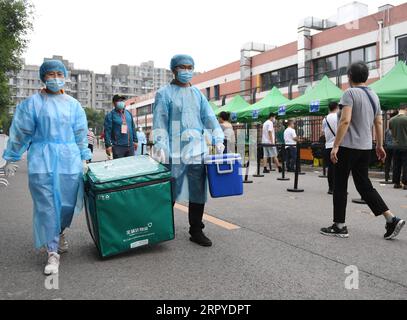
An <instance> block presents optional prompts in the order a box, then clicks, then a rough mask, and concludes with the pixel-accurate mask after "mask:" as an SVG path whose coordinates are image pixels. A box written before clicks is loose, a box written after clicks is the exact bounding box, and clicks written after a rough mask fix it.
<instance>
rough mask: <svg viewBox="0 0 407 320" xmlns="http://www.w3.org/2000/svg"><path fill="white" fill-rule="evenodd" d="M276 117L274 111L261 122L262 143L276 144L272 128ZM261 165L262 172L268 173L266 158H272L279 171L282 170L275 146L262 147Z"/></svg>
mask: <svg viewBox="0 0 407 320" xmlns="http://www.w3.org/2000/svg"><path fill="white" fill-rule="evenodd" d="M275 119H276V115H275V114H274V113H270V115H269V118H268V120H267V121H266V122H264V124H263V134H262V139H261V140H262V141H261V143H262V144H271V145H275V144H276V133H275V130H274V122H275ZM263 153H264V157H263V165H264V170H263V173H270V170H269V169H268V168H267V164H268V159H272V161H273V162H274V164H275V165H276V167H277V168H278V170H279V172H281V171H282V169H281V165H280V162H279V161H278V151H277V147H275V146H273V147H264V148H263Z"/></svg>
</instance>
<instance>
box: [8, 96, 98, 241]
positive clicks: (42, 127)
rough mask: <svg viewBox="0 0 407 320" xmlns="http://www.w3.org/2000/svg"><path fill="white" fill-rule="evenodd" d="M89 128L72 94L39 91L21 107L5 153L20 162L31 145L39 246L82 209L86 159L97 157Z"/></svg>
mask: <svg viewBox="0 0 407 320" xmlns="http://www.w3.org/2000/svg"><path fill="white" fill-rule="evenodd" d="M87 132H88V125H87V120H86V115H85V112H84V110H83V109H82V107H81V105H80V103H79V102H78V101H77V100H75V99H74V98H72V97H70V96H68V95H66V94H61V95H50V94H46V93H38V94H35V95H33V96H32V97H30V98H28V99H27V100H25V101H23V102H22V103H21V104H20V105H19V106H18V107H17V109H16V113H15V115H14V118H13V123H12V126H11V130H10V139H9V141H8V145H7V149H6V151H5V152H4V155H3V158H4V159H5V160H7V161H13V162H16V161H19V160H21V157H22V155H23V153H24V152H25V151H27V149H28V175H29V187H30V192H31V196H32V199H33V202H34V240H35V247H36V248H37V249H38V248H41V247H43V246H46V245H47V244H49V243H51V242H52V241H53V240H54V239H55V237H57V236H59V234H60V232H61V230H63V229H65V228H68V227H69V226H70V224H71V222H72V218H73V215H74V213H80V212H81V211H82V208H83V201H82V199H83V179H82V172H83V165H82V160H90V159H91V152H90V150H89V149H88V141H87Z"/></svg>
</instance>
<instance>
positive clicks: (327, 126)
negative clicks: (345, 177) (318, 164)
mask: <svg viewBox="0 0 407 320" xmlns="http://www.w3.org/2000/svg"><path fill="white" fill-rule="evenodd" d="M338 111H339V107H338V103H336V102H331V103H330V104H329V114H328V116H327V117H325V118H324V120H323V121H322V128H323V130H324V133H325V139H326V144H325V151H324V161H325V165H326V166H327V168H328V186H329V191H328V194H331V195H332V194H333V192H334V169H335V166H334V164H333V163H332V161H331V152H332V148H333V147H334V143H335V138H336V131H337V130H338Z"/></svg>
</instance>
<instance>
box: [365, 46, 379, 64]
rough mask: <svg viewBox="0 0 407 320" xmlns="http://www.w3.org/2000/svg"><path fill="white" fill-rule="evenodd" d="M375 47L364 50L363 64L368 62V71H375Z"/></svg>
mask: <svg viewBox="0 0 407 320" xmlns="http://www.w3.org/2000/svg"><path fill="white" fill-rule="evenodd" d="M376 59H377V52H376V45H374V46H370V47H366V48H365V62H368V64H367V65H368V67H369V69H377V61H376Z"/></svg>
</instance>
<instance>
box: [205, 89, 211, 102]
mask: <svg viewBox="0 0 407 320" xmlns="http://www.w3.org/2000/svg"><path fill="white" fill-rule="evenodd" d="M206 98H207V99H208V100H210V99H211V88H206Z"/></svg>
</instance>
